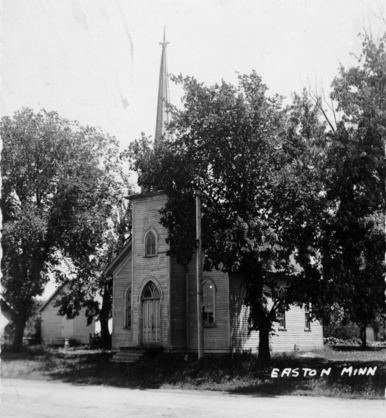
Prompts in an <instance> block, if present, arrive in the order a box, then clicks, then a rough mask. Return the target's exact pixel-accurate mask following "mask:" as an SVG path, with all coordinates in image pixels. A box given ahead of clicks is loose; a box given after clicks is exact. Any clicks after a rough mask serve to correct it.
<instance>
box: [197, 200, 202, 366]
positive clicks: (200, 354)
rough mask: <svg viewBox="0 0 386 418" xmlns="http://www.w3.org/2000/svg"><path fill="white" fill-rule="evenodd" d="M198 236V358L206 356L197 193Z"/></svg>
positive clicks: (199, 215)
mask: <svg viewBox="0 0 386 418" xmlns="http://www.w3.org/2000/svg"><path fill="white" fill-rule="evenodd" d="M196 237H197V242H198V248H197V256H196V270H197V333H198V335H197V337H198V339H197V341H198V358H199V359H200V358H202V357H203V356H204V321H203V317H202V241H201V196H200V193H199V192H197V193H196Z"/></svg>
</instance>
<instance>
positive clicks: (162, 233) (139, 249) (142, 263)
mask: <svg viewBox="0 0 386 418" xmlns="http://www.w3.org/2000/svg"><path fill="white" fill-rule="evenodd" d="M165 203H166V195H164V194H155V195H148V196H146V197H140V198H136V199H135V200H133V230H132V233H133V237H132V242H133V247H132V248H133V250H132V251H133V271H134V277H133V323H132V333H133V334H132V338H133V340H132V341H133V345H139V344H141V343H142V335H141V333H142V301H141V297H142V294H141V292H142V290H143V288H144V286H145V285H146V283H147V282H148V281H149V280H153V281H154V282H155V283H156V285H157V286H158V287H159V288H160V293H161V300H160V319H161V344H162V346H164V347H165V348H169V345H170V344H169V332H170V314H169V281H170V272H169V257H167V256H166V251H167V250H168V245H167V244H166V238H167V230H166V229H165V228H164V227H163V226H162V225H161V224H160V223H159V221H160V213H159V210H160V209H161V207H163V206H164V205H165ZM150 228H152V229H153V230H154V231H155V232H156V233H157V255H156V256H155V257H145V242H144V238H145V234H146V233H147V231H148V230H149V229H150Z"/></svg>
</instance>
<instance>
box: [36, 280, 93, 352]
mask: <svg viewBox="0 0 386 418" xmlns="http://www.w3.org/2000/svg"><path fill="white" fill-rule="evenodd" d="M67 289H68V286H64V288H63V291H66V290H67ZM54 303H55V297H53V298H52V300H51V301H50V302H49V303H47V305H46V306H44V307H43V309H42V310H41V311H40V314H41V319H42V331H41V332H42V342H43V343H50V342H54V343H56V344H61V343H64V340H65V339H70V338H73V339H76V340H78V341H80V342H81V343H82V344H88V343H89V341H90V334H91V333H93V332H94V331H95V322H92V323H91V324H90V325H87V318H86V316H85V313H86V309H85V308H83V309H81V310H80V312H79V315H78V316H76V317H75V318H73V319H67V318H66V317H65V316H60V315H58V312H59V307H55V306H54Z"/></svg>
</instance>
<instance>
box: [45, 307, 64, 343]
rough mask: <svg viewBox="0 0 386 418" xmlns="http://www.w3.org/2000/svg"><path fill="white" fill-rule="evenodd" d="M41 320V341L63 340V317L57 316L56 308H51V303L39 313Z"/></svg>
mask: <svg viewBox="0 0 386 418" xmlns="http://www.w3.org/2000/svg"><path fill="white" fill-rule="evenodd" d="M41 318H42V341H43V342H47V341H49V340H53V339H58V340H61V339H63V337H62V320H63V317H62V316H59V315H58V308H55V307H54V306H53V301H52V302H51V303H49V304H48V305H47V306H46V307H45V309H44V310H43V311H42V313H41Z"/></svg>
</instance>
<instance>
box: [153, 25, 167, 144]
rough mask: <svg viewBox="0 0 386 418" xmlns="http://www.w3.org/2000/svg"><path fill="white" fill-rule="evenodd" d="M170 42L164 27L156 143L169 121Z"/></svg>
mask: <svg viewBox="0 0 386 418" xmlns="http://www.w3.org/2000/svg"><path fill="white" fill-rule="evenodd" d="M168 43H169V42H166V38H165V28H164V40H163V42H162V43H160V45H162V56H161V68H160V72H159V87H158V103H157V121H156V127H155V137H154V139H155V143H157V142H159V141H160V140H161V138H162V135H163V134H164V133H165V123H169V113H168V112H167V111H166V103H169V102H170V94H169V78H168V66H167V62H166V46H167V44H168Z"/></svg>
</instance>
